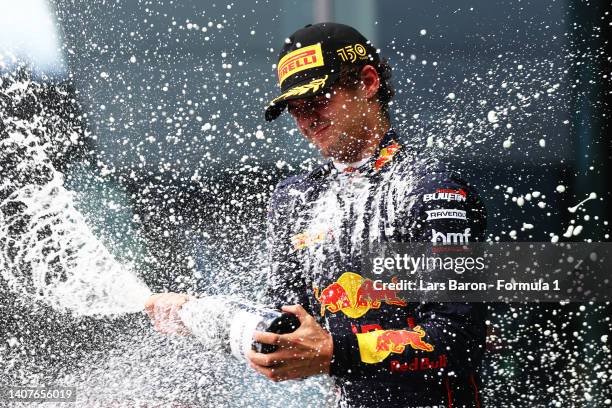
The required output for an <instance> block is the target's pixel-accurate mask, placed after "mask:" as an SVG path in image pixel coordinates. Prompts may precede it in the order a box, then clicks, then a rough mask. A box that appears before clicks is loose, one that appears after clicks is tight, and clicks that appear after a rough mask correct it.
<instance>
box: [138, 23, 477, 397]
mask: <svg viewBox="0 0 612 408" xmlns="http://www.w3.org/2000/svg"><path fill="white" fill-rule="evenodd" d="M277 73H278V83H279V86H280V89H281V94H280V95H279V96H278V97H276V98H275V99H274V100H273V101H272V102H271V103H270V104H269V105H268V106H267V108H266V111H265V118H266V120H268V121H272V120H274V119H276V118H277V117H278V116H279V115H280V114H281V113H282V112H283V111H284V110H285V109H286V110H287V111H288V113H289V114H290V115H291V116H292V117H293V119H294V121H295V123H296V125H297V127H298V129H299V130H300V132H301V133H302V134H303V136H304V137H305V138H306V139H307V140H308V141H309V142H310V143H311V144H313V145H314V146H315V147H316V148H317V149H318V150H319V152H320V153H321V155H322V156H323V157H324V158H325V161H324V163H323V164H321V165H319V166H318V167H316V168H314V169H313V170H312V171H310V172H308V173H305V174H300V175H297V176H293V177H290V178H288V179H286V180H284V181H282V182H281V183H280V184H279V185H278V186H277V188H276V190H275V191H274V193H273V195H272V197H271V200H270V203H269V207H268V208H269V210H268V244H269V249H270V253H271V268H270V276H269V279H268V281H269V289H268V298H269V300H270V305H273V306H274V307H276V308H279V309H282V310H283V311H285V312H290V313H293V314H295V315H296V316H297V317H298V318H299V320H300V323H301V325H300V327H299V328H298V329H297V330H296V331H295V332H293V333H289V334H274V333H267V332H265V333H264V332H256V333H255V336H254V339H255V340H256V341H259V342H261V343H267V344H274V345H277V346H278V349H277V350H276V351H275V352H273V353H270V354H261V353H257V352H255V351H252V352H251V353H250V354H249V355H248V356H247V357H248V359H249V362H250V365H251V367H253V368H254V369H255V370H256V371H258V372H259V373H261V374H263V375H264V376H266V377H268V378H270V379H271V380H273V381H284V380H290V379H300V378H305V377H309V376H312V375H318V374H327V375H330V376H332V378H333V379H334V382H335V385H336V388H337V390H338V394H339V398H338V404H339V406H346V407H426V406H428V407H434V406H435V407H438V406H439V407H463V406H465V407H479V406H481V405H480V399H479V392H478V389H479V377H478V370H479V366H480V364H481V362H482V356H483V353H484V343H485V325H484V321H485V309H484V307H485V306H484V305H483V304H472V303H450V302H446V303H441V302H422V301H420V300H419V299H405V298H403V297H402V296H400V295H399V294H398V293H397V292H395V291H393V290H375V289H373V287H372V281H371V280H369V279H366V278H365V277H364V276H362V275H363V274H360V271H361V268H362V261H363V260H362V259H361V255H360V254H361V253H362V252H361V248H363V246H364V245H367V244H369V243H381V242H431V243H436V244H438V243H439V244H465V243H468V242H472V241H479V240H483V239H484V235H485V227H486V213H485V209H484V205H483V203H482V202H481V200H480V199H479V197H478V196H477V194H476V192H475V191H474V189H473V188H472V187H470V186H469V185H467V184H466V183H465V182H464V181H462V180H461V179H460V178H459V177H458V176H457V175H456V174H455V173H454V172H452V171H449V170H447V169H446V168H445V167H444V166H442V165H441V164H439V163H437V162H436V160H434V159H432V158H431V157H426V156H425V154H423V153H419V152H418V151H417V150H416V149H415V148H414V147H412V146H410V143H409V142H408V141H407V140H406V139H404V138H403V137H402V136H401V135H400V134H398V133H397V132H396V131H395V130H394V129H393V128H392V127H391V125H390V115H389V103H390V101H391V99H392V97H393V95H394V91H393V88H392V86H391V83H390V79H391V68H390V66H389V64H388V62H387V61H386V60H385V59H381V58H380V56H379V52H378V51H377V50H376V48H374V46H373V45H372V44H371V43H370V42H369V41H368V40H367V39H366V38H365V37H364V36H363V35H361V34H360V33H359V32H358V31H357V30H355V29H354V28H352V27H349V26H346V25H342V24H337V23H321V24H314V25H307V26H306V27H304V28H302V29H300V30H298V31H296V32H295V33H294V34H293V35H291V36H290V37H289V38H288V39H287V40H285V43H284V46H283V48H282V50H281V52H280V56H279V60H278V64H277ZM188 300H189V297H187V296H185V295H181V294H158V295H154V296H153V297H151V298H150V299H149V301H148V302H147V310H149V311H150V315H151V317H152V319H153V321H154V322H155V324H156V327H160V322H161V320H163V319H168V318H169V316H170V315H171V313H159V314H156V313H154V312H153V311H154V310H160V307H159V306H160V305H163V306H164V307H166V309H167V310H170V309H172V310H174V311H176V310H177V309H178V308H180V306H181V305H182V304H183V303H185V302H187V301H188ZM164 307H161V309H163V308H164Z"/></svg>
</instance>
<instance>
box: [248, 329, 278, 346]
mask: <svg viewBox="0 0 612 408" xmlns="http://www.w3.org/2000/svg"><path fill="white" fill-rule="evenodd" d="M280 338H281V336H280V335H278V334H276V333H268V332H262V331H256V332H253V340H255V341H256V342H258V343H263V344H277V345H278V344H280Z"/></svg>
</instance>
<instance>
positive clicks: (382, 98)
mask: <svg viewBox="0 0 612 408" xmlns="http://www.w3.org/2000/svg"><path fill="white" fill-rule="evenodd" d="M371 65H372V66H373V67H374V68H375V69H376V72H378V77H379V78H380V86H379V88H378V93H377V94H376V96H377V98H378V103H379V105H380V108H381V110H382V113H383V115H385V117H386V118H387V119H389V102H390V101H391V99H393V96H394V95H395V89H393V84H392V83H391V74H392V72H391V65H389V61H387V59H386V58H383V59H382V60H381V61H380V62H379V63H378V64H371ZM364 66H365V65H359V66H355V65H342V66H341V67H340V79H339V80H338V85H340V86H343V87H345V88H348V89H356V88H357V87H358V86H359V83H360V82H361V70H362V69H363V67H364Z"/></svg>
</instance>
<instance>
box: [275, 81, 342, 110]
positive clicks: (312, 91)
mask: <svg viewBox="0 0 612 408" xmlns="http://www.w3.org/2000/svg"><path fill="white" fill-rule="evenodd" d="M339 77H340V75H339V74H336V73H331V74H327V75H325V76H323V77H321V78H314V79H312V78H309V79H307V80H306V81H303V82H300V83H297V84H295V85H294V86H292V87H291V88H289V89H287V90H286V91H285V92H284V93H283V94H281V95H280V96H277V97H276V98H274V99H273V100H272V102H270V103H269V104H268V106H267V107H266V120H267V121H268V122H270V121H273V120H274V119H276V118H278V117H279V116H280V114H281V113H283V111H284V110H285V108H286V107H287V102H289V101H293V100H296V99H302V98H309V97H311V96H316V95H319V94H321V93H322V92H324V91H326V90H328V89H329V87H330V86H331V85H333V84H334V83H335V82H336V81H337V80H338V78H339Z"/></svg>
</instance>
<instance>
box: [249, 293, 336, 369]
mask: <svg viewBox="0 0 612 408" xmlns="http://www.w3.org/2000/svg"><path fill="white" fill-rule="evenodd" d="M282 309H283V311H284V312H289V313H293V314H294V315H296V316H297V318H298V319H299V320H300V327H299V328H298V329H297V330H296V331H294V332H293V333H288V334H275V333H267V332H255V334H253V339H254V340H255V341H258V342H260V343H265V344H275V345H277V346H278V350H276V351H275V352H274V353H270V354H262V353H256V352H254V351H252V350H251V351H249V353H248V354H247V358H248V360H249V363H250V365H251V367H253V368H254V369H255V370H256V371H258V372H260V373H261V374H263V375H265V376H266V377H268V378H269V379H271V380H272V381H284V380H292V379H296V378H305V377H309V376H311V375H317V374H323V373H329V364H330V362H331V359H332V353H333V351H334V343H333V341H332V336H331V334H329V333H328V332H327V331H326V330H324V329H323V328H322V327H321V326H320V325H319V324H318V323H317V322H316V320H315V319H314V317H312V316H311V315H309V314H308V312H306V310H304V308H303V307H302V306H300V305H293V306H283V308H282Z"/></svg>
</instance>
